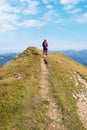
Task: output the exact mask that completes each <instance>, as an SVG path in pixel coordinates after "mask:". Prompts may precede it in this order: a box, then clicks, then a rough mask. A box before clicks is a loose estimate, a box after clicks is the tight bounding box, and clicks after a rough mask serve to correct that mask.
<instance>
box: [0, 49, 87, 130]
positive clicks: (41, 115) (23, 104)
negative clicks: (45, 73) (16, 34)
mask: <svg viewBox="0 0 87 130" xmlns="http://www.w3.org/2000/svg"><path fill="white" fill-rule="evenodd" d="M41 58H42V57H41V51H40V50H39V49H37V48H35V47H29V48H27V49H26V50H25V51H24V52H23V53H22V54H20V55H19V56H18V57H17V58H15V59H13V60H12V61H10V62H8V63H7V64H5V65H4V66H3V67H1V68H0V130H47V126H48V124H49V123H50V119H49V117H48V116H47V106H48V105H49V102H48V101H46V100H42V99H41V97H39V92H40V90H41V87H40V81H41V72H42V71H41ZM47 61H48V70H49V81H50V83H51V85H52V88H51V90H52V92H51V93H52V95H53V96H54V97H55V99H56V101H57V105H58V107H59V108H60V109H61V112H62V122H63V123H64V125H65V126H66V128H67V130H85V128H84V127H83V125H82V123H81V121H80V119H79V116H78V115H77V108H76V102H77V100H78V98H77V99H75V98H74V97H73V93H74V94H76V93H79V91H80V90H81V89H82V84H81V83H80V82H79V81H78V79H77V74H79V75H80V76H81V77H82V78H84V79H85V80H87V68H86V67H84V66H82V65H80V64H79V63H77V62H75V61H73V60H71V59H70V58H68V57H66V56H64V55H62V54H59V53H53V54H49V55H48V58H47ZM77 82H78V83H77ZM65 130H66V129H65Z"/></svg>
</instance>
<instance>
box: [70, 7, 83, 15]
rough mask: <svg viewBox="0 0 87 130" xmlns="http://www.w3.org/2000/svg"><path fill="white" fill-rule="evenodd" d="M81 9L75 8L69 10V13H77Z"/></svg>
mask: <svg viewBox="0 0 87 130" xmlns="http://www.w3.org/2000/svg"><path fill="white" fill-rule="evenodd" d="M81 10H82V9H81V8H77V9H73V10H70V11H68V13H71V14H75V13H79V12H81Z"/></svg>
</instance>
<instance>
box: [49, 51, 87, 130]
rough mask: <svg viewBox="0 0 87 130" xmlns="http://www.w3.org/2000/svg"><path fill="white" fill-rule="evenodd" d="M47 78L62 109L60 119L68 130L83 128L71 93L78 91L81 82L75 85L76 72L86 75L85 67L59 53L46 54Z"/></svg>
mask: <svg viewBox="0 0 87 130" xmlns="http://www.w3.org/2000/svg"><path fill="white" fill-rule="evenodd" d="M48 67H49V73H50V74H49V76H50V77H49V80H50V82H51V84H52V92H53V95H54V97H55V99H56V100H57V103H58V105H59V106H60V108H61V111H62V121H63V123H64V124H65V126H66V127H67V128H68V129H69V130H85V128H84V127H83V125H82V123H81V121H80V119H79V116H78V115H77V108H76V102H77V100H76V99H75V98H74V97H73V95H72V93H79V91H80V90H81V89H82V86H81V84H80V83H79V84H78V85H77V86H76V85H75V82H76V81H75V80H76V72H79V73H80V74H81V75H83V77H84V76H85V77H86V76H87V75H86V73H87V69H86V68H85V67H84V66H82V65H80V64H79V63H77V62H75V61H73V60H71V59H70V58H68V57H66V56H64V55H61V54H59V53H54V54H49V56H48Z"/></svg>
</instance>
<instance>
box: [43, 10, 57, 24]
mask: <svg viewBox="0 0 87 130" xmlns="http://www.w3.org/2000/svg"><path fill="white" fill-rule="evenodd" d="M54 16H55V18H56V16H58V14H57V13H56V11H55V10H49V11H48V12H47V13H46V14H45V15H44V17H43V19H44V20H46V21H49V22H50V21H53V20H54Z"/></svg>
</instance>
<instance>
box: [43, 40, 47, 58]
mask: <svg viewBox="0 0 87 130" xmlns="http://www.w3.org/2000/svg"><path fill="white" fill-rule="evenodd" d="M42 46H43V55H45V56H46V55H47V51H48V43H47V40H46V39H44V41H43V43H42Z"/></svg>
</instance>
